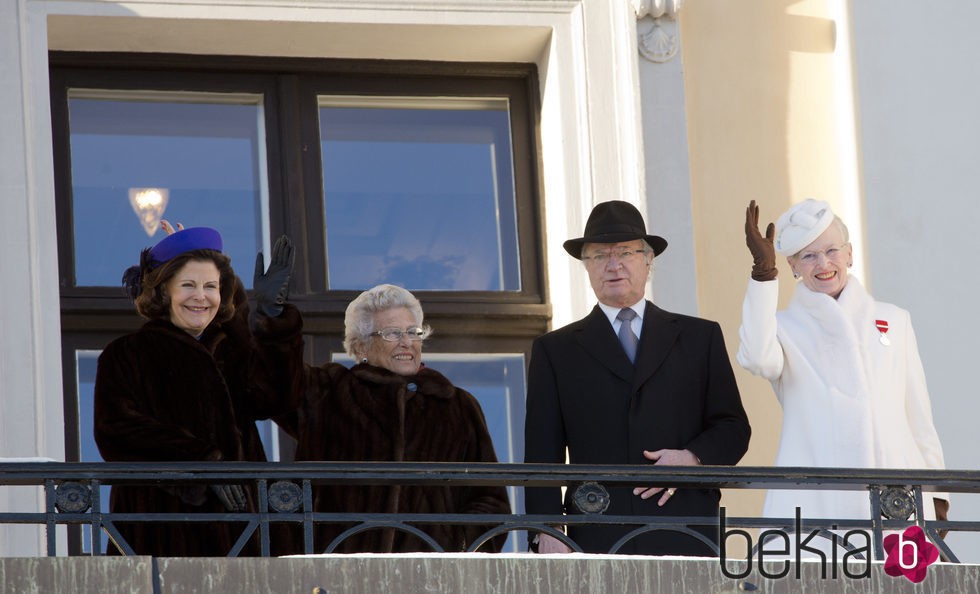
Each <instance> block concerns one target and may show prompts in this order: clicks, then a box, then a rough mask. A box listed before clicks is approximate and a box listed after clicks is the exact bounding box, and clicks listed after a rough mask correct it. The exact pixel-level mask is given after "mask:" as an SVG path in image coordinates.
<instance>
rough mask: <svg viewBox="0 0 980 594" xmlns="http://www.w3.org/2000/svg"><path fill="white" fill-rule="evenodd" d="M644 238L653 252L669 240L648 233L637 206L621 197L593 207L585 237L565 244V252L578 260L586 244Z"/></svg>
mask: <svg viewBox="0 0 980 594" xmlns="http://www.w3.org/2000/svg"><path fill="white" fill-rule="evenodd" d="M634 239H642V240H644V241H646V242H647V243H648V244H649V245H650V247H651V248H653V255H654V256H659V255H660V252H662V251H664V250H665V249H667V240H666V239H664V238H663V237H658V236H656V235H647V230H646V225H644V223H643V216H642V215H641V214H640V211H639V210H637V209H636V207H635V206H633V205H632V204H630V203H629V202H624V201H622V200H610V201H609V202H600V203H599V204H596V205H595V208H593V209H592V213H591V214H590V215H589V220H588V221H586V223H585V236H584V237H579V238H577V239H569V240H568V241H566V242H565V243H563V244H562V246H563V247H564V248H565V251H566V252H568V253H569V254H571V255H572V257H573V258H576V259H578V260H581V259H582V246H583V245H585V244H586V243H619V242H621V241H632V240H634Z"/></svg>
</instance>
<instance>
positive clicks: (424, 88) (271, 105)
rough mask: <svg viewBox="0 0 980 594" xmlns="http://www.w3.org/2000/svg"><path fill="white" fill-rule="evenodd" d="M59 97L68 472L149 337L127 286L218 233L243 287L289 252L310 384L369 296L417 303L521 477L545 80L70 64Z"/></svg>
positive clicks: (451, 70) (239, 64)
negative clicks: (163, 225)
mask: <svg viewBox="0 0 980 594" xmlns="http://www.w3.org/2000/svg"><path fill="white" fill-rule="evenodd" d="M50 79H51V103H52V119H53V121H52V124H53V125H52V128H53V132H54V146H55V168H56V180H55V184H56V198H57V202H56V203H57V210H58V212H57V218H58V246H59V266H60V270H59V275H60V280H61V287H62V290H61V311H62V330H63V358H62V359H63V368H64V376H63V377H64V381H65V418H66V429H65V431H66V443H67V444H68V446H67V449H68V451H67V452H66V457H67V459H68V460H92V459H97V450H95V449H94V447H93V445H94V444H93V442H92V438H91V433H92V427H91V423H92V421H91V412H92V411H91V391H92V387H93V386H92V381H93V377H94V368H95V362H96V357H97V355H98V352H99V351H100V350H101V349H102V348H103V347H105V345H106V344H107V343H108V342H109V341H110V340H112V339H113V338H115V337H117V336H119V335H122V334H124V333H127V332H130V331H133V330H135V329H136V328H138V327H139V325H140V324H141V323H142V321H141V320H140V319H139V317H138V316H137V315H136V314H135V311H134V308H133V305H132V304H131V303H130V302H129V300H128V299H127V298H126V297H125V296H124V295H123V294H122V291H121V290H120V288H119V286H120V279H121V276H122V272H123V270H124V269H125V268H126V267H128V266H131V265H134V264H136V263H137V262H138V258H139V252H140V250H141V249H143V248H145V247H148V246H151V245H153V244H155V243H156V242H157V241H159V239H160V238H161V237H162V232H160V231H157V230H156V228H157V226H158V224H159V220H160V219H161V218H163V219H167V220H170V221H171V222H173V223H178V222H179V223H183V224H184V225H186V226H192V225H207V226H212V227H216V228H218V229H219V230H220V231H221V233H222V235H223V238H224V240H225V246H226V251H227V252H228V253H229V254H230V255H231V257H232V264H233V266H235V268H236V270H237V271H238V272H239V274H240V275H241V277H242V280H243V281H244V282H245V284H246V286H247V287H250V286H251V273H252V263H253V262H254V258H255V252H256V251H259V250H262V251H264V252H265V253H268V250H269V246H270V238H275V237H277V236H278V235H279V234H281V233H286V234H288V235H289V236H290V237H291V239H292V240H293V242H294V244H295V246H296V254H297V258H296V266H295V270H294V274H293V280H292V286H291V294H290V299H291V301H292V302H293V303H295V304H296V305H297V306H298V307H299V308H300V310H301V311H302V313H303V319H304V332H305V334H306V344H307V355H308V357H307V358H308V361H309V362H310V363H322V362H323V361H327V360H331V359H332V358H334V357H336V356H337V355H338V354H339V353H342V351H343V349H342V347H341V341H342V334H343V313H344V309H345V308H346V306H347V304H348V303H349V302H350V300H351V299H352V298H353V297H354V296H356V295H357V294H358V293H359V292H360V291H362V290H364V289H367V288H369V287H371V286H374V285H376V284H378V283H382V282H390V283H393V284H398V285H401V286H404V287H406V288H408V289H410V290H412V291H413V292H414V293H415V294H416V295H417V296H418V297H419V298H420V300H421V301H422V305H423V308H424V310H425V315H426V321H427V322H428V323H429V324H431V325H432V326H433V327H434V328H435V329H436V330H437V332H436V333H435V334H434V336H433V338H432V339H431V340H430V341H428V342H427V343H426V353H427V357H426V360H427V362H428V363H429V364H430V365H432V366H434V367H436V368H437V369H439V370H440V371H443V372H444V373H445V374H446V375H447V376H448V377H449V378H450V379H451V380H453V382H454V383H456V384H457V385H460V386H461V387H463V388H465V389H467V390H468V391H470V392H472V393H473V394H474V395H476V396H477V398H478V399H479V400H480V402H481V405H482V407H483V409H484V412H485V414H486V417H487V422H488V425H489V427H490V431H491V435H492V436H493V438H494V442H495V446H496V448H497V454H498V457H499V458H500V460H501V461H508V462H509V461H520V460H521V459H522V457H523V453H522V451H521V448H522V440H521V436H522V435H523V427H522V423H523V416H524V415H523V410H524V384H523V382H524V375H523V374H524V366H525V364H526V358H527V355H528V353H529V349H530V342H531V340H533V338H534V337H536V336H538V335H539V334H541V333H542V332H544V331H545V330H546V329H547V322H548V316H549V310H548V307H547V306H546V305H545V303H546V299H545V295H544V293H543V287H544V279H543V270H544V266H543V262H542V259H541V250H540V249H539V247H540V245H541V232H540V203H539V200H538V182H537V178H536V174H535V171H536V166H537V158H536V156H535V155H536V150H535V147H536V140H535V138H534V131H535V130H536V129H537V125H536V122H537V113H536V109H537V102H536V97H537V88H538V86H537V81H536V78H535V72H534V69H533V66H530V65H524V64H505V65H500V64H494V65H490V64H442V63H419V62H413V63H399V62H369V61H327V60H262V59H254V58H219V57H189V56H171V55H146V56H143V55H135V54H126V55H121V54H89V53H86V54H75V53H58V52H55V53H53V54H52V55H51V77H50ZM262 429H263V431H264V433H263V438H264V440H265V443H266V449H267V452H268V453H269V454H270V456H271V457H272V458H277V459H278V458H281V459H284V460H288V459H290V457H291V452H292V449H291V447H290V443H289V441H288V439H286V440H283V441H282V443H281V444H280V443H279V441H278V439H277V435H276V432H275V431H274V430H273V427H272V426H270V425H265V426H263V427H262ZM513 495H517V494H516V493H513ZM515 505H517V506H518V507H520V504H519V502H518V501H517V500H516V499H515Z"/></svg>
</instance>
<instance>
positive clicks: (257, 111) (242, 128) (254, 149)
mask: <svg viewBox="0 0 980 594" xmlns="http://www.w3.org/2000/svg"><path fill="white" fill-rule="evenodd" d="M68 110H69V120H70V124H69V126H70V139H71V140H70V143H71V175H72V198H73V205H72V207H73V209H72V220H73V224H74V246H75V277H76V281H75V282H76V285H78V286H113V287H115V286H119V285H120V279H121V278H122V273H123V271H124V270H125V269H126V268H127V267H129V266H132V265H134V264H137V263H138V261H139V251H140V250H141V249H143V248H144V247H148V246H152V245H154V244H155V243H156V242H158V241H159V240H160V239H162V238H163V231H158V230H157V227H158V224H157V223H158V221H159V220H160V219H161V218H165V219H167V220H169V221H170V222H171V223H173V224H174V225H176V224H177V223H183V224H184V225H185V226H187V227H194V226H208V227H215V228H217V229H218V230H219V231H220V232H221V234H222V237H223V239H224V243H225V252H226V253H227V254H228V255H229V256H231V258H232V263H233V264H234V265H236V268H237V270H238V272H239V274H240V275H241V276H242V280H243V281H244V282H245V284H246V286H248V287H250V285H251V281H252V275H251V274H250V270H251V263H252V262H254V259H255V253H256V252H257V251H258V250H260V249H265V252H266V253H268V248H267V246H268V240H267V237H268V216H267V214H266V213H267V212H268V193H267V186H268V184H267V182H266V170H267V168H266V161H265V154H266V149H265V131H264V119H263V118H264V115H263V108H262V97H261V96H260V95H244V94H222V95H219V94H211V93H165V92H154V93H137V92H123V91H92V90H83V89H73V90H71V91H69V101H68ZM140 189H158V190H162V192H158V193H157V194H153V193H152V192H151V193H142V194H141V193H140ZM131 196H132V198H131ZM164 200H165V201H164ZM137 206H140V207H141V212H142V213H143V215H144V217H145V218H144V219H143V220H141V216H140V215H138V214H137Z"/></svg>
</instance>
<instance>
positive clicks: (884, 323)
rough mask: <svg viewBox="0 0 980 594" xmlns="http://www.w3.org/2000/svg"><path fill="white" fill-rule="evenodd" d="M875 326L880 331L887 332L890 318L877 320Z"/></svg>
mask: <svg viewBox="0 0 980 594" xmlns="http://www.w3.org/2000/svg"><path fill="white" fill-rule="evenodd" d="M875 328H877V329H878V332H881V333H882V334H885V333H886V332H888V320H875Z"/></svg>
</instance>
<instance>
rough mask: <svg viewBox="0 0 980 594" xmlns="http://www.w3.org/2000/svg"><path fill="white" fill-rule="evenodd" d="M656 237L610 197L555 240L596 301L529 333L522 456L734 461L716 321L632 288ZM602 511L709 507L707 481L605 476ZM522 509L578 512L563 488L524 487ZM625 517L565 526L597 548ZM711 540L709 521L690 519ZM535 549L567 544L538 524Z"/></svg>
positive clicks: (686, 548) (690, 548) (741, 431)
mask: <svg viewBox="0 0 980 594" xmlns="http://www.w3.org/2000/svg"><path fill="white" fill-rule="evenodd" d="M666 247H667V241H666V240H664V239H663V238H662V237H658V236H656V235H649V234H647V232H646V226H645V225H644V223H643V217H642V216H641V215H640V212H639V211H638V210H637V209H636V207H634V206H633V205H632V204H630V203H628V202H623V201H620V200H613V201H610V202H603V203H601V204H598V205H596V207H595V208H594V209H593V210H592V213H591V214H590V215H589V220H588V222H587V223H586V225H585V234H584V236H583V237H580V238H577V239H569V240H568V241H566V242H565V243H564V248H565V251H567V252H568V253H569V254H571V256H572V257H573V258H577V259H579V260H581V261H582V262H583V263H584V264H585V267H586V270H587V271H588V273H589V281H590V282H591V284H592V289H593V291H595V295H596V298H597V299H598V300H599V304H598V305H596V307H595V308H594V309H593V310H592V312H591V313H590V314H589V315H588V316H586V317H585V318H583V319H581V320H579V321H577V322H574V323H572V324H569V325H568V326H565V327H564V328H560V329H558V330H554V331H552V332H549V333H547V334H545V335H543V336H541V337H539V338H538V339H537V340H535V341H534V345H533V347H532V349H531V361H530V367H529V371H528V392H527V418H526V422H525V456H524V461H525V462H528V463H531V462H534V463H563V462H564V461H565V451H566V448H567V450H568V460H569V462H571V463H572V464H633V465H640V464H660V465H674V466H676V465H681V466H694V465H699V464H713V465H731V464H736V463H737V462H738V461H739V460H740V459H741V458H742V455H743V454H745V451H746V449H747V448H748V444H749V435H750V433H751V430H750V428H749V422H748V418H747V417H746V415H745V409H744V408H743V407H742V400H741V397H740V396H739V393H738V387H737V386H736V384H735V375H734V374H733V373H732V367H731V363H730V362H729V359H728V353H727V351H726V350H725V341H724V338H723V337H722V333H721V327H720V326H719V325H718V324H717V323H716V322H710V321H707V320H702V319H700V318H694V317H690V316H684V315H680V314H675V313H670V312H667V311H664V310H662V309H660V308H658V307H657V306H655V305H654V304H653V303H651V302H650V301H646V300H645V299H644V297H643V296H644V293H645V289H646V284H647V280H648V278H649V276H650V266H651V264H652V263H653V259H654V258H655V257H656V256H659V255H660V253H661V252H663V251H664V249H666ZM606 489H607V490H608V493H609V507H608V509H606V510H605V512H604V513H605V514H606V515H616V516H626V515H636V516H710V517H712V518H717V517H718V501H719V499H720V497H721V493H720V492H719V491H718V490H717V489H677V488H674V487H672V486H671V485H641V486H635V487H628V486H624V487H610V486H607V487H606ZM525 495H526V509H527V513H529V514H562V513H569V514H574V513H581V512H580V511H579V510H578V509H577V508H576V506H575V505H574V504H573V502H572V499H573V497H574V495H575V488H574V486H572V487H571V488H569V489H568V490H567V493H566V497H565V502H564V505H563V502H562V500H561V494H560V490H559V489H558V488H557V487H555V488H550V487H548V488H546V487H536V488H530V487H529V488H527V489H526V493H525ZM636 527H637V526H613V525H608V526H574V525H570V526H569V528H568V535H569V537H571V538H572V539H573V540H574V541H575V542H576V543H578V544H579V546H581V547H582V549H583V550H584V551H585V552H591V553H605V552H609V550H610V548H611V547H612V546H613V545H614V544H615V543H616V542H617V541H618V540H619V539H620V538H621V537H622V536H623V535H625V534H627V533H628V532H630V531H631V530H633V529H635V528H636ZM696 529H697V530H698V532H700V533H702V534H703V535H704V536H705V537H706V538H707V539H708V540H710V541H712V542H717V536H718V535H717V527H716V526H710V527H708V526H703V527H698V528H696ZM535 541H536V542H537V545H538V546H537V550H538V552H541V553H546V552H568V551H569V549H568V547H566V546H565V545H564V544H563V543H562V542H561V541H559V540H558V539H556V538H553V537H550V536H548V535H545V534H539V535H538V536H537V537H536V538H535ZM618 552H620V553H628V554H645V555H698V556H702V555H703V556H711V555H714V554H715V553H714V552H713V551H712V550H711V548H709V547H708V546H706V545H705V544H704V543H703V542H700V541H699V540H697V539H696V538H694V537H692V536H689V535H685V534H682V533H678V532H664V531H654V532H647V533H644V534H642V535H640V536H638V537H636V538H633V539H632V540H630V541H628V542H627V543H626V544H625V545H624V546H622V547H621V548H620V549H619V550H618Z"/></svg>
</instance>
